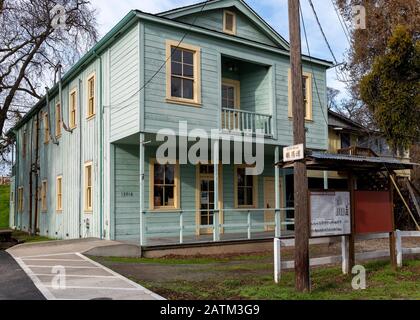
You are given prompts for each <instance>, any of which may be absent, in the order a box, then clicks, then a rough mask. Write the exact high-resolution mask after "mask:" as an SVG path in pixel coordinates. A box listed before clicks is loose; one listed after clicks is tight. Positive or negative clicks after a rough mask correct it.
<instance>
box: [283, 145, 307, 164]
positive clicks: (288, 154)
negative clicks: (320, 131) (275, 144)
mask: <svg viewBox="0 0 420 320" xmlns="http://www.w3.org/2000/svg"><path fill="white" fill-rule="evenodd" d="M304 157H305V150H304V148H303V144H298V145H295V146H290V147H286V148H283V162H292V161H297V160H302V159H303V158H304Z"/></svg>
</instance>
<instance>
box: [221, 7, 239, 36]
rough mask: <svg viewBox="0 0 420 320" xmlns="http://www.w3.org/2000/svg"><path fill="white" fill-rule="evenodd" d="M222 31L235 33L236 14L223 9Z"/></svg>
mask: <svg viewBox="0 0 420 320" xmlns="http://www.w3.org/2000/svg"><path fill="white" fill-rule="evenodd" d="M223 32H225V33H229V34H233V35H236V14H235V13H234V12H232V11H229V10H225V11H223Z"/></svg>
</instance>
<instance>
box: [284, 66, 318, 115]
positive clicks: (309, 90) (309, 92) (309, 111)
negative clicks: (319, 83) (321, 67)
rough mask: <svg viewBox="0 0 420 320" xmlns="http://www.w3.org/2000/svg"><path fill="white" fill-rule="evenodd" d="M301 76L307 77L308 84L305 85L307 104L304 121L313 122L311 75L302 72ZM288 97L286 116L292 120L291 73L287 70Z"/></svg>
mask: <svg viewBox="0 0 420 320" xmlns="http://www.w3.org/2000/svg"><path fill="white" fill-rule="evenodd" d="M302 76H304V77H307V78H308V79H307V81H308V83H307V84H306V96H307V97H308V102H307V104H306V106H305V108H306V117H305V120H306V121H313V99H312V78H313V75H312V73H309V72H302ZM288 86H289V90H288V92H289V93H288V96H289V105H288V115H289V118H293V111H292V71H291V69H290V68H289V74H288Z"/></svg>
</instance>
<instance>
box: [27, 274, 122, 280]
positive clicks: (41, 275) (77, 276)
mask: <svg viewBox="0 0 420 320" xmlns="http://www.w3.org/2000/svg"><path fill="white" fill-rule="evenodd" d="M34 275H35V276H37V277H55V276H56V274H51V273H48V274H42V273H34ZM66 277H68V278H105V279H117V278H118V277H116V276H91V275H87V274H85V275H84V274H80V275H77V274H66Z"/></svg>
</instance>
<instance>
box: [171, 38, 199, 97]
mask: <svg viewBox="0 0 420 320" xmlns="http://www.w3.org/2000/svg"><path fill="white" fill-rule="evenodd" d="M166 56H167V60H168V63H167V64H166V65H167V69H166V76H167V77H166V78H167V79H166V98H167V101H168V102H174V103H181V104H187V105H199V104H200V103H201V83H200V48H198V47H195V46H191V45H187V44H182V45H179V42H175V41H169V40H168V41H167V42H166Z"/></svg>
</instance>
